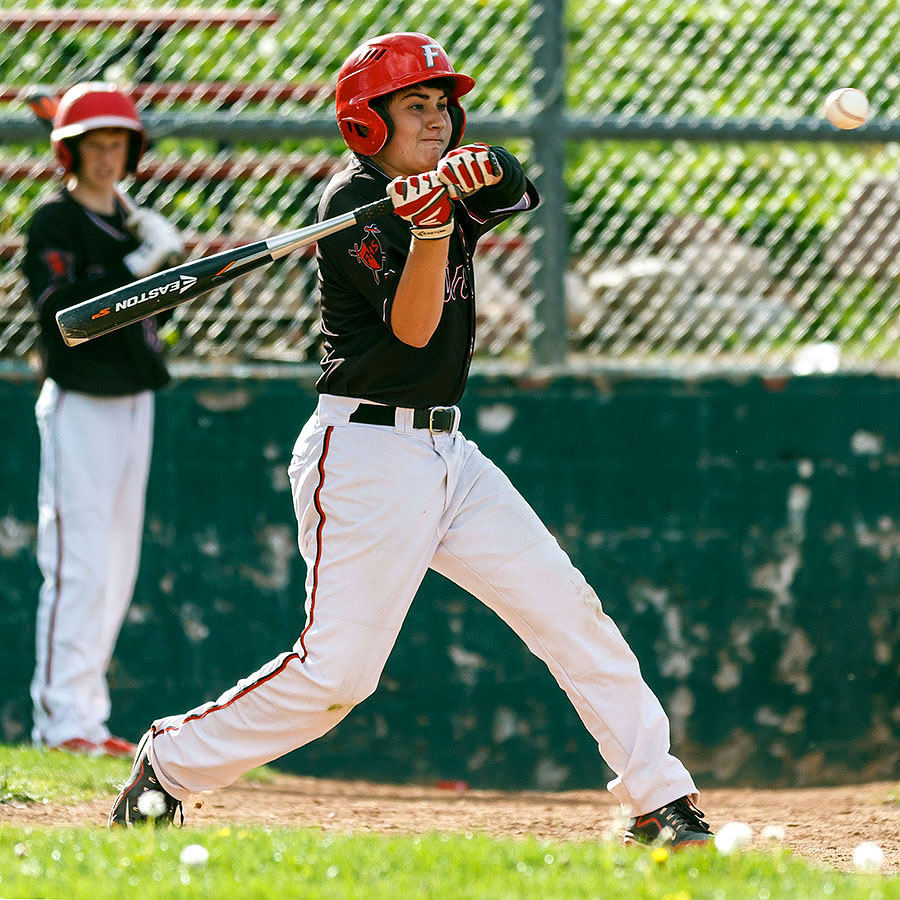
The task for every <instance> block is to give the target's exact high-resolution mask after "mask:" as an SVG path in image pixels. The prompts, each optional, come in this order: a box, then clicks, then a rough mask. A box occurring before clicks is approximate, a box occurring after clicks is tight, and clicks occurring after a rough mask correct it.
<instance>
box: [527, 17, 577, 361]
mask: <svg viewBox="0 0 900 900" xmlns="http://www.w3.org/2000/svg"><path fill="white" fill-rule="evenodd" d="M563 6H564V3H563V0H535V3H534V23H533V32H532V33H533V36H534V42H533V45H534V72H535V83H534V95H535V103H536V107H537V109H536V115H535V117H534V130H533V139H534V158H535V161H536V162H537V164H538V166H539V173H538V176H537V186H538V190H539V191H540V192H541V200H542V202H541V206H540V207H539V208H538V209H537V211H536V213H535V215H536V217H537V224H538V238H537V241H536V244H535V252H536V254H537V273H536V275H535V292H536V293H537V304H536V310H535V312H536V325H537V328H536V334H535V335H534V337H533V339H532V342H531V352H532V359H533V361H534V362H535V363H538V364H542V365H548V364H552V363H562V362H565V359H566V298H565V271H566V264H567V246H568V241H567V234H566V220H565V199H566V186H565V180H564V175H563V171H564V165H565V144H566V134H565V129H566V121H565V61H564V54H565V29H564V25H563Z"/></svg>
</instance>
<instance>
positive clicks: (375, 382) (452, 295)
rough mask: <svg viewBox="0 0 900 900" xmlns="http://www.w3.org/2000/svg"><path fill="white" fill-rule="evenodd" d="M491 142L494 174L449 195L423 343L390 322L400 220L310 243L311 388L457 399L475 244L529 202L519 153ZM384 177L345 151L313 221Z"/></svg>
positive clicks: (394, 401)
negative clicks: (494, 179) (320, 351)
mask: <svg viewBox="0 0 900 900" xmlns="http://www.w3.org/2000/svg"><path fill="white" fill-rule="evenodd" d="M493 149H494V151H495V153H496V154H497V156H498V159H499V160H500V164H501V166H502V168H503V172H504V177H503V179H502V180H501V181H500V182H499V183H497V184H495V185H492V186H491V187H485V188H482V189H481V190H480V191H478V192H477V193H475V194H473V195H472V196H471V198H469V199H467V200H466V201H465V202H462V201H458V200H457V201H453V207H454V220H455V223H456V227H455V229H454V232H453V234H452V235H451V237H450V249H449V254H448V261H447V272H446V280H445V288H444V311H443V313H442V315H441V320H440V322H439V323H438V326H437V329H436V330H435V332H434V334H433V335H432V337H431V340H430V341H429V342H428V344H427V345H426V346H424V347H412V346H410V345H408V344H404V343H403V342H402V341H401V340H399V339H398V338H396V337H395V336H394V334H393V333H392V331H391V326H390V321H391V308H392V304H393V302H394V294H395V292H396V290H397V284H398V281H399V278H400V274H401V272H402V271H403V266H404V264H405V262H406V257H407V255H408V253H409V245H410V227H411V226H410V224H409V222H407V221H405V220H404V219H401V218H400V217H399V216H395V215H388V216H383V217H382V218H380V219H377V220H376V221H375V222H373V223H372V224H370V225H364V226H363V225H357V226H354V227H353V228H348V229H346V230H344V231H341V232H338V233H337V234H334V235H332V236H330V237H327V238H323V239H322V240H320V241H319V243H318V247H317V250H316V253H317V256H318V260H319V292H320V302H321V312H322V334H323V337H324V346H325V355H324V358H323V360H322V369H323V373H322V375H321V377H320V378H319V381H318V383H317V385H316V387H317V388H318V390H319V392H320V393H323V394H337V395H339V396H344V397H360V398H364V399H367V400H373V401H376V402H379V403H387V404H390V405H392V406H406V407H428V406H449V405H452V404H454V403H457V402H458V401H459V399H460V397H461V396H462V393H463V389H464V388H465V384H466V378H467V376H468V372H469V364H470V362H471V358H472V351H473V349H474V346H475V277H474V273H473V270H472V254H473V252H474V250H475V244H476V242H477V241H478V239H479V238H480V237H481V235H483V234H484V233H485V232H487V231H489V230H490V229H491V228H493V227H494V226H496V225H497V224H499V223H500V222H502V221H503V220H504V219H506V218H508V217H509V216H511V215H513V214H514V213H515V212H518V211H519V210H526V209H531V208H533V207H535V206H537V203H538V194H537V191H536V189H535V187H534V185H533V184H532V183H531V182H530V181H529V180H528V179H527V178H526V177H525V173H524V171H523V170H522V166H521V164H520V163H519V161H518V160H517V159H516V158H515V157H514V156H512V154H510V153H509V152H507V151H506V150H504V149H503V148H502V147H495V148H493ZM389 183H390V179H389V178H388V177H387V175H385V174H384V173H383V172H382V171H381V170H380V169H379V168H378V167H377V166H376V165H374V164H373V163H372V162H371V161H369V160H368V159H366V158H357V159H354V161H353V162H352V163H351V164H350V165H349V166H348V168H347V169H345V170H344V171H343V172H340V173H338V174H337V175H335V177H334V178H333V179H332V181H331V182H330V183H329V185H328V187H327V188H326V190H325V194H324V196H323V197H322V202H321V203H320V205H319V220H320V221H321V220H323V219H327V218H331V217H332V216H337V215H340V214H342V213H345V212H348V211H350V210H352V209H355V208H356V207H359V206H363V205H364V204H366V203H371V202H373V201H375V200H382V199H384V196H385V193H386V191H387V186H388V184H389Z"/></svg>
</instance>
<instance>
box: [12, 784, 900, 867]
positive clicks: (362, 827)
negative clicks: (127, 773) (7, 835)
mask: <svg viewBox="0 0 900 900" xmlns="http://www.w3.org/2000/svg"><path fill="white" fill-rule="evenodd" d="M109 805H110V801H109V800H101V801H93V802H91V803H84V804H80V805H77V806H62V805H52V804H51V805H39V804H30V805H0V822H9V823H15V824H19V825H38V826H40V825H74V824H94V825H100V824H103V823H105V821H106V814H107V811H108V809H109ZM701 806H702V807H703V808H704V810H705V811H706V813H707V818H708V820H709V822H710V824H711V825H712V827H713V829H714V830H715V829H716V828H717V827H721V826H722V825H723V824H725V823H726V822H729V821H742V822H747V823H749V824H750V825H751V826H752V827H753V832H754V837H753V841H752V845H754V846H757V847H763V846H766V844H767V839H766V838H764V837H763V836H762V830H763V828H765V826H767V825H773V826H780V827H781V828H783V829H784V843H785V845H786V846H788V847H789V848H790V849H791V850H792V851H793V852H794V853H796V854H797V855H799V856H803V857H805V858H807V859H809V860H812V861H814V862H816V863H818V864H820V865H823V866H826V867H831V868H836V869H848V870H849V869H852V867H853V863H852V854H853V848H854V847H855V846H856V845H857V844H859V843H860V842H861V841H864V840H870V841H875V842H876V843H878V844H880V845H881V847H882V848H883V850H884V854H885V866H884V870H885V871H886V872H891V873H896V872H900V840H898V837H897V836H898V833H900V828H898V826H900V785H898V784H897V783H895V782H878V783H872V784H865V785H853V786H848V787H836V788H802V789H786V790H772V791H761V790H753V789H749V788H739V789H729V790H725V789H716V790H707V791H704V792H703V796H702V803H701ZM616 819H617V807H616V806H615V805H614V804H613V803H612V802H611V798H610V795H609V794H607V793H606V792H605V791H566V792H559V793H551V792H538V791H522V792H505V791H504V792H501V791H476V790H468V789H465V788H463V789H457V786H454V785H447V786H445V787H418V786H405V785H404V786H401V785H385V784H372V783H369V782H362V781H331V780H327V779H320V778H304V777H297V776H291V775H276V776H275V778H274V780H273V781H271V782H267V783H264V784H259V783H253V782H250V781H246V780H242V781H239V782H237V783H236V784H234V785H232V786H231V787H229V788H226V789H224V790H221V791H214V792H210V793H207V794H201V795H197V796H195V797H192V798H191V800H190V801H188V803H186V804H185V823H186V824H187V825H201V826H202V825H211V824H217V825H237V824H264V825H272V826H282V827H317V828H323V829H327V830H336V831H376V832H382V833H385V834H415V833H423V832H430V831H445V832H464V831H472V832H482V833H486V834H492V835H498V836H507V837H524V836H526V835H533V836H535V837H537V838H542V839H547V840H602V839H606V838H609V837H611V836H613V835H616V836H617V835H618V834H619V833H620V827H619V824H618V823H617V821H616Z"/></svg>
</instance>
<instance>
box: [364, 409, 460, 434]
mask: <svg viewBox="0 0 900 900" xmlns="http://www.w3.org/2000/svg"><path fill="white" fill-rule="evenodd" d="M396 415H397V407H396V406H375V405H374V404H372V403H360V405H359V406H358V407H357V408H356V410H355V411H354V412H352V413H350V421H351V422H357V423H359V424H361V425H393V424H394V422H395V420H396ZM458 420H459V410H458V409H457V408H456V407H455V406H432V407H431V409H414V410H413V428H427V429H428V430H429V431H431V432H432V433H433V432H435V431H453V429H454V428H455V427H456V426H457V424H458Z"/></svg>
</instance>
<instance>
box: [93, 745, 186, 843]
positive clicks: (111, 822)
mask: <svg viewBox="0 0 900 900" xmlns="http://www.w3.org/2000/svg"><path fill="white" fill-rule="evenodd" d="M151 736H152V732H150V731H148V732H147V733H146V734H145V735H144V736H143V737H142V738H141V741H140V743H139V744H138V746H137V750H136V751H135V753H134V764H133V765H132V767H131V774H130V775H129V776H128V781H126V782H125V787H123V788H122V790H121V791H119V796H118V797H116V802H115V803H113V807H112V809H111V810H110V811H109V819H108V821H107V823H106V825H107V827H108V828H116V827H124V828H131V827H132V826H134V825H137V824H138V823H143V822H150V823H152V824H154V825H157V826H159V825H165V826H168V825H172V824H173V823H174V822H175V813H176V812H179V813H181V823H180V824H182V825H183V824H184V809H183V808H182V806H181V801H180V800H176V799H175V798H174V797H173V796H172V795H171V794H169V793H168V792H167V791H166V790H165V789H164V788H163V786H162V785H161V784H160V783H159V779H158V778H157V777H156V773H155V772H154V771H153V766H151V765H150V757H149V750H150V738H151Z"/></svg>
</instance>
